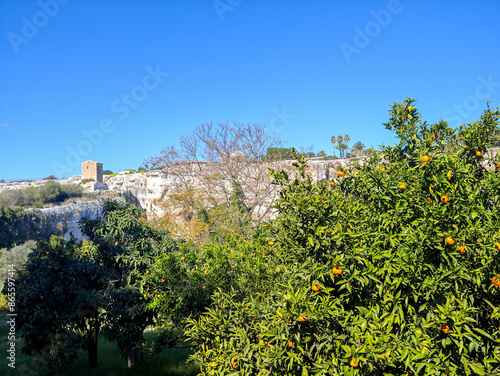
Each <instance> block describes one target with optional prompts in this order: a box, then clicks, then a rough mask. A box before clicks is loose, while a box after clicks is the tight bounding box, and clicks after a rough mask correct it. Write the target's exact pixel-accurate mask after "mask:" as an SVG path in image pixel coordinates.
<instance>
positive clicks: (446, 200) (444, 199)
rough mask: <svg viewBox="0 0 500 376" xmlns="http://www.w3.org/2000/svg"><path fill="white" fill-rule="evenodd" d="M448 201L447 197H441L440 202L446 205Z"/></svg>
mask: <svg viewBox="0 0 500 376" xmlns="http://www.w3.org/2000/svg"><path fill="white" fill-rule="evenodd" d="M448 201H450V198H449V197H448V196H441V202H442V203H444V204H446V203H447V202H448Z"/></svg>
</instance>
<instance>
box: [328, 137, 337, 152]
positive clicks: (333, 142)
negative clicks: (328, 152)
mask: <svg viewBox="0 0 500 376" xmlns="http://www.w3.org/2000/svg"><path fill="white" fill-rule="evenodd" d="M330 142H331V143H332V145H333V156H334V157H335V143H336V142H337V139H336V138H335V136H332V138H330Z"/></svg>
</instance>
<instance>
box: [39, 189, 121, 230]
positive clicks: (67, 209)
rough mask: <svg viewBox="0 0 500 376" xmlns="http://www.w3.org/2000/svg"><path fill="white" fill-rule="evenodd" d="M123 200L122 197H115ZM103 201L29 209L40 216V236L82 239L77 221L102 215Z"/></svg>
mask: <svg viewBox="0 0 500 376" xmlns="http://www.w3.org/2000/svg"><path fill="white" fill-rule="evenodd" d="M114 200H118V201H121V202H125V200H124V199H123V198H115V199H114ZM102 208H103V201H102V200H93V201H77V202H76V203H74V204H69V205H64V206H57V207H53V208H45V209H30V210H31V211H32V212H33V213H34V214H35V215H37V216H39V218H40V228H39V230H40V233H41V235H42V236H47V235H50V234H54V235H59V236H62V237H64V238H65V239H70V238H71V237H72V236H73V237H74V238H76V239H77V240H83V238H84V236H83V235H82V232H81V231H80V227H79V224H78V222H79V221H80V219H82V218H90V219H96V218H99V217H100V216H102Z"/></svg>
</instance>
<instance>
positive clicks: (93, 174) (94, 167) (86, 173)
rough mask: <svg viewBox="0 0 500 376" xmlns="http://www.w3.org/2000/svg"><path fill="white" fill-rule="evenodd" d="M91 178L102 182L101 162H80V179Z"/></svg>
mask: <svg viewBox="0 0 500 376" xmlns="http://www.w3.org/2000/svg"><path fill="white" fill-rule="evenodd" d="M84 179H92V180H95V181H96V182H99V183H102V163H99V162H95V161H85V162H82V180H84Z"/></svg>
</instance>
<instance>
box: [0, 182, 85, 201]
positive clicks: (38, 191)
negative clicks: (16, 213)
mask: <svg viewBox="0 0 500 376" xmlns="http://www.w3.org/2000/svg"><path fill="white" fill-rule="evenodd" d="M82 195H83V188H82V187H81V186H80V185H76V184H65V185H61V184H60V183H58V182H56V181H48V182H46V183H45V184H43V185H41V186H39V187H31V188H28V189H23V190H20V189H13V190H8V191H5V192H2V193H0V206H8V207H11V208H15V207H18V208H31V207H41V206H43V205H46V204H49V203H55V202H61V201H64V200H66V199H69V198H75V197H81V196H82Z"/></svg>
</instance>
